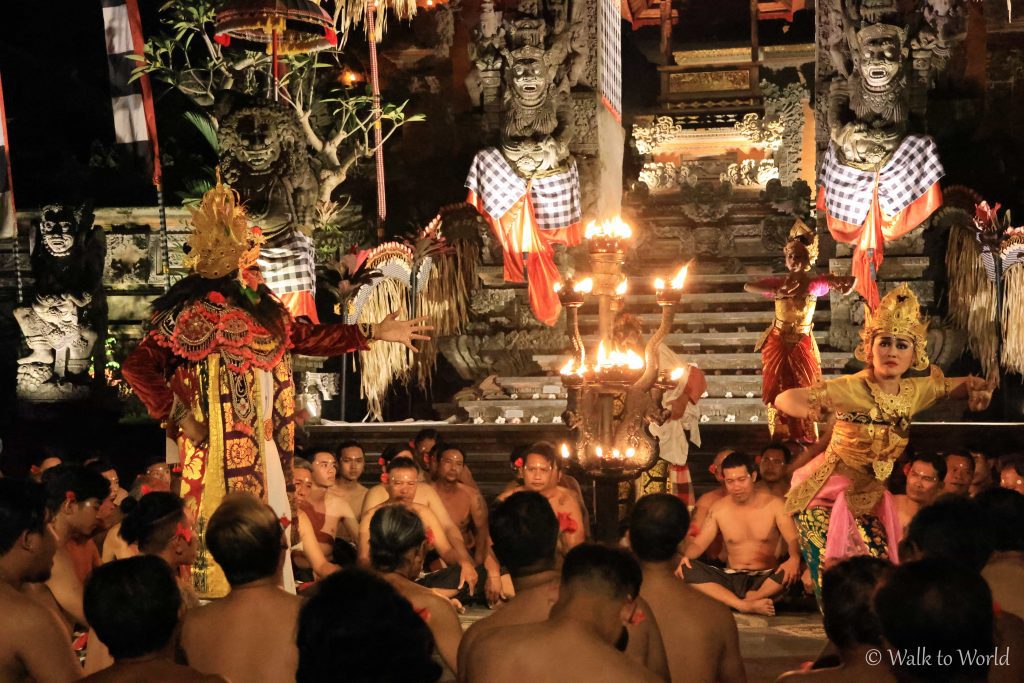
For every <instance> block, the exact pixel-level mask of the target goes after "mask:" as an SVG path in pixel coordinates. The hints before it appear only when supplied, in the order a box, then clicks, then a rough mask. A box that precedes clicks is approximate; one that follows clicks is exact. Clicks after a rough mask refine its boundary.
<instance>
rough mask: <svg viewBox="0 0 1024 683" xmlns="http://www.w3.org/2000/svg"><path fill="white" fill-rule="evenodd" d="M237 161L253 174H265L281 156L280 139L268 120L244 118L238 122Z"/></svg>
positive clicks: (253, 116) (257, 117) (260, 117)
mask: <svg viewBox="0 0 1024 683" xmlns="http://www.w3.org/2000/svg"><path fill="white" fill-rule="evenodd" d="M237 133H238V143H239V144H238V148H237V149H235V150H234V152H235V155H236V156H237V157H238V159H239V160H240V161H241V162H242V163H244V164H245V165H246V166H248V167H249V168H250V169H252V172H253V173H266V172H268V171H270V170H271V167H272V166H273V165H274V164H275V163H276V162H277V160H278V159H279V158H280V156H281V138H280V136H279V135H278V134H277V132H276V131H275V130H274V128H273V125H272V121H271V120H270V119H269V118H266V117H262V116H257V115H255V114H253V115H251V116H245V117H243V118H241V119H240V120H239V121H238V127H237Z"/></svg>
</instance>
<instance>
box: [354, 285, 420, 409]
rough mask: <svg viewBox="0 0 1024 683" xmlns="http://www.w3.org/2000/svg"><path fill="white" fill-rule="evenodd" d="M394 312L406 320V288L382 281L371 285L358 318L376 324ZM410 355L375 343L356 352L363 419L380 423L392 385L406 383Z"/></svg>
mask: <svg viewBox="0 0 1024 683" xmlns="http://www.w3.org/2000/svg"><path fill="white" fill-rule="evenodd" d="M393 311H398V317H399V319H405V318H407V317H408V316H409V285H408V284H406V283H404V282H400V281H398V280H395V279H392V278H385V279H383V280H381V281H380V282H378V283H377V284H376V285H374V287H373V290H372V292H371V293H370V296H369V298H367V300H366V303H365V304H364V305H363V310H362V311H361V312H360V314H359V322H363V323H377V322H380V321H381V320H383V319H384V317H385V316H387V315H388V314H389V313H392V312H393ZM412 355H413V354H412V353H411V352H410V351H409V350H408V349H406V348H405V347H404V346H402V345H400V344H385V343H382V342H377V343H374V344H371V345H370V349H369V350H368V351H360V352H359V362H360V365H361V368H362V372H361V373H360V382H359V395H360V397H361V398H365V399H366V406H367V417H370V418H372V419H373V420H377V421H380V420H383V419H384V397H385V396H386V395H387V391H388V387H390V386H391V384H392V382H395V381H400V382H406V381H408V379H409V371H410V369H411V368H412V364H413V358H412Z"/></svg>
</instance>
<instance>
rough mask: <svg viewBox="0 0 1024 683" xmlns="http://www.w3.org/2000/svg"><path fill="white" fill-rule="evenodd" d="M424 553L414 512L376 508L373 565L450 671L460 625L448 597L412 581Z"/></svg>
mask: <svg viewBox="0 0 1024 683" xmlns="http://www.w3.org/2000/svg"><path fill="white" fill-rule="evenodd" d="M426 554H427V539H426V534H425V531H424V528H423V523H422V521H421V520H420V518H419V516H418V515H416V513H414V512H412V511H411V510H409V509H408V508H406V507H405V506H404V505H401V504H400V503H399V504H389V505H384V506H382V507H381V508H380V509H378V510H377V511H376V513H375V514H374V516H373V520H372V521H371V522H370V560H371V562H372V564H373V568H374V569H375V570H377V571H378V572H380V576H381V578H383V579H384V580H385V581H387V582H388V583H389V584H390V585H391V587H392V588H394V589H395V590H396V591H398V593H399V595H401V596H402V597H403V598H405V599H406V600H408V601H409V603H410V604H411V605H412V607H413V609H414V610H416V613H417V614H419V615H420V618H421V619H423V621H424V623H426V624H427V626H428V627H429V628H430V632H431V634H433V636H434V644H435V646H436V648H437V652H438V654H439V655H440V656H441V659H442V660H443V661H444V663H445V664H446V665H447V666H448V668H449V669H451V670H452V671H453V672H454V671H456V655H457V653H458V649H459V640H460V639H461V638H462V626H461V625H460V624H459V617H458V615H457V614H456V612H455V609H453V605H452V604H451V603H450V602H449V601H448V600H446V599H445V598H443V597H441V596H439V595H438V594H437V593H435V592H434V591H432V590H430V589H429V588H425V587H424V586H420V585H419V584H417V583H415V580H416V578H417V577H419V575H420V572H421V571H422V570H423V560H424V558H425V557H426Z"/></svg>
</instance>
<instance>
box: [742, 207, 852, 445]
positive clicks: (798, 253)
mask: <svg viewBox="0 0 1024 683" xmlns="http://www.w3.org/2000/svg"><path fill="white" fill-rule="evenodd" d="M784 253H785V255H786V270H788V271H789V274H788V275H786V276H785V277H770V278H764V279H761V280H757V281H755V282H750V283H747V285H746V286H745V287H744V289H745V290H746V291H748V292H751V293H752V294H761V295H762V296H765V297H770V298H773V299H775V320H773V321H772V324H771V326H770V327H769V328H768V329H767V330H765V333H764V334H763V335H761V339H759V340H758V342H757V346H755V347H754V350H755V351H760V352H761V366H762V370H761V399H762V400H763V401H764V403H765V405H767V406H768V424H769V428H770V429H771V431H772V435H773V436H776V437H777V438H781V439H793V440H795V441H800V442H803V443H813V442H814V440H815V439H816V438H817V433H816V430H815V426H814V420H811V419H805V420H799V419H796V418H792V417H791V418H788V419H779V416H778V414H777V411H776V409H775V397H776V396H778V395H779V394H780V393H782V392H783V391H785V390H786V389H793V388H796V387H810V386H813V385H814V384H816V383H817V382H818V381H819V380H820V379H821V356H820V355H819V354H818V345H817V344H816V343H815V341H814V335H813V331H814V308H815V306H816V305H817V303H818V297H821V296H825V295H826V294H828V293H829V291H830V290H833V289H836V290H839V291H841V292H843V293H844V294H846V293H848V292H850V291H851V290H852V289H853V284H854V278H852V277H848V276H841V275H831V274H830V273H825V274H824V275H818V274H815V273H813V272H812V271H811V266H812V264H813V263H814V262H815V261H817V260H818V237H817V235H815V234H814V232H813V231H812V230H811V229H810V228H808V227H807V226H806V225H804V223H803V222H802V221H799V220H798V221H797V222H796V224H795V225H793V229H792V230H790V231H789V241H788V242H786V246H785V248H784ZM783 418H785V416H783ZM776 432H779V433H778V434H776Z"/></svg>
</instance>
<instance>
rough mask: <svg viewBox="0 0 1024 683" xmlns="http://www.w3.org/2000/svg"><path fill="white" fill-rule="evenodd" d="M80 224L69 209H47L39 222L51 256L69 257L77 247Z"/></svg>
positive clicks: (44, 244)
mask: <svg viewBox="0 0 1024 683" xmlns="http://www.w3.org/2000/svg"><path fill="white" fill-rule="evenodd" d="M77 233H78V222H77V221H76V220H75V216H74V213H73V212H72V211H71V209H69V208H67V207H47V208H46V209H44V210H43V215H42V219H41V220H40V222H39V234H40V237H41V238H42V241H43V246H44V247H45V248H46V251H47V252H49V253H50V255H51V256H58V257H59V256H67V255H68V254H69V253H71V249H72V248H73V247H74V246H75V235H76V234H77Z"/></svg>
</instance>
